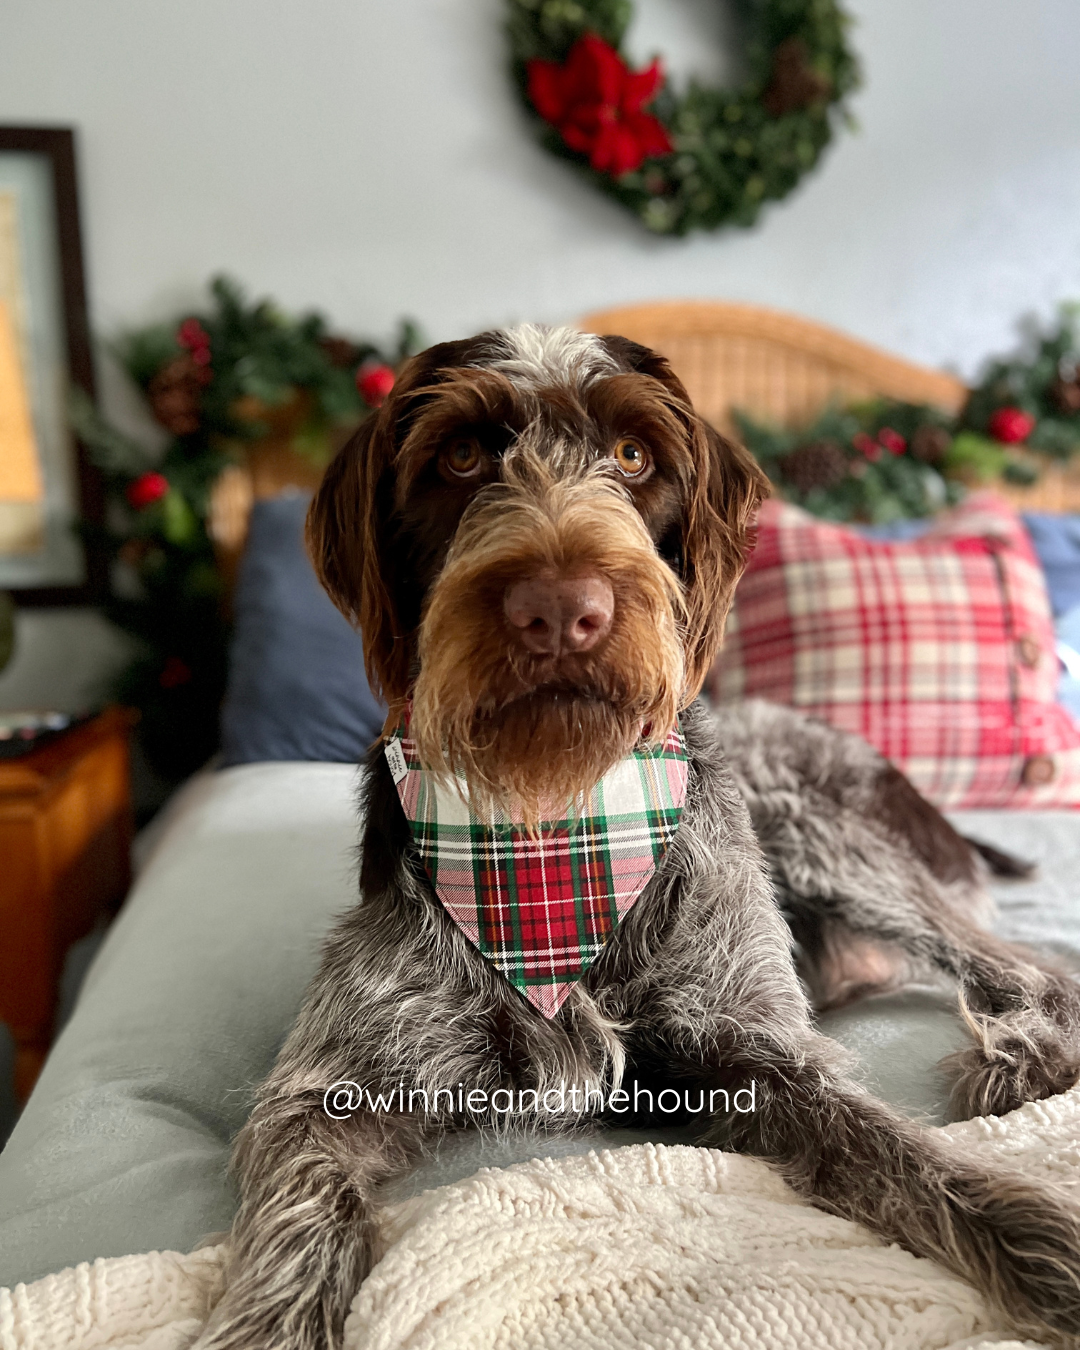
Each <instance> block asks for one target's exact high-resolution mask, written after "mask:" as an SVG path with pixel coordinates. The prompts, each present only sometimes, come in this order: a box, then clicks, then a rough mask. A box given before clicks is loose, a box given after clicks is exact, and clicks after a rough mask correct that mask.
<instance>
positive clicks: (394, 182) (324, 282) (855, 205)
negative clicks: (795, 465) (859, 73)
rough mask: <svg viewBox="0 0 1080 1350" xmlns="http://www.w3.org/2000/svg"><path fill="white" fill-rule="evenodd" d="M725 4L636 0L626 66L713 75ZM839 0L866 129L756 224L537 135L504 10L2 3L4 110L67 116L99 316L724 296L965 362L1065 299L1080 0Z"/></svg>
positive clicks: (436, 2)
mask: <svg viewBox="0 0 1080 1350" xmlns="http://www.w3.org/2000/svg"><path fill="white" fill-rule="evenodd" d="M716 3H717V0H638V3H637V8H638V11H639V23H638V34H637V38H636V43H637V47H638V51H639V53H640V55H641V56H642V57H644V56H646V55H648V53H649V51H650V50H651V48H652V47H654V46H662V47H663V48H664V49H665V50H667V51H669V52H670V54H671V56H672V60H673V64H674V66H675V67H676V68H685V67H686V66H687V65H688V64H689V65H690V66H693V65H694V64H695V62H696V61H703V62H704V63H705V67H706V68H708V67H709V62H710V57H709V55H708V52H707V49H708V46H709V43H708V42H704V43H703V42H702V41H701V36H700V35H701V33H706V34H707V33H708V32H709V30H710V29H712V30H716V31H720V30H722V25H721V24H717V21H716V19H715V7H716ZM848 7H849V9H850V11H851V12H852V13H853V14H854V16H855V17H856V20H857V24H856V27H855V30H854V42H855V45H856V47H857V49H858V51H859V52H860V54H861V56H862V59H863V63H864V68H865V73H866V86H865V89H864V90H863V92H862V93H860V94H859V95H858V97H857V99H856V102H855V109H856V113H857V115H858V118H859V121H860V123H861V127H862V130H861V132H860V133H859V134H857V135H850V134H846V135H843V136H842V137H841V138H840V140H839V142H838V143H837V144H836V145H835V146H834V148H833V150H832V151H831V153H829V155H828V156H827V159H826V161H825V163H824V165H823V166H822V167H821V169H820V170H819V171H818V172H817V173H816V174H815V175H814V176H813V177H812V178H811V179H810V180H809V181H807V182H806V183H805V184H804V185H803V186H802V188H801V190H799V191H798V192H797V193H796V194H795V195H794V196H793V197H791V198H789V199H788V200H787V201H786V202H784V203H782V204H780V205H778V206H773V207H771V208H770V209H768V210H767V212H766V215H765V217H764V221H763V223H762V224H761V225H760V226H759V227H758V228H757V229H755V230H754V231H752V232H750V233H742V232H730V231H729V232H723V233H720V234H713V235H708V236H700V237H695V238H692V239H690V240H685V241H684V240H669V239H654V238H651V237H650V236H648V235H646V234H645V233H644V232H643V230H642V229H641V228H640V226H639V225H638V224H637V223H636V221H634V220H633V219H632V218H631V217H630V216H628V215H626V214H625V213H624V212H622V210H621V209H620V208H618V207H616V206H614V205H612V204H610V203H608V202H606V201H605V200H604V199H602V198H601V197H600V196H599V195H598V194H597V193H596V192H595V190H594V189H592V188H591V187H590V186H588V185H586V184H585V183H583V182H581V181H579V180H578V179H577V178H576V177H575V175H574V174H573V173H572V172H571V171H570V170H569V169H568V168H567V167H566V166H565V165H564V164H562V163H560V162H558V161H556V160H555V159H552V158H550V157H549V156H547V155H546V154H544V153H543V152H542V151H541V150H539V149H538V148H537V147H536V146H535V144H534V143H533V142H532V140H531V139H530V136H529V135H528V133H527V131H526V128H525V124H524V120H523V118H522V116H521V114H520V112H519V110H518V108H517V105H516V102H515V98H514V95H513V92H512V90H511V88H510V85H509V81H508V79H507V76H506V72H505V69H504V65H505V62H504V50H503V37H502V31H501V24H502V17H503V6H502V3H501V0H395V2H394V3H391V0H186V2H185V3H184V4H176V3H167V2H166V0H92V3H87V0H6V3H5V4H4V6H3V20H2V25H0V122H22V123H38V122H43V123H49V122H53V123H73V124H75V125H76V126H77V127H78V128H79V134H80V152H81V186H82V200H83V206H84V215H85V235H86V249H87V255H88V258H87V261H88V271H89V282H90V294H91V305H92V319H93V321H94V323H95V325H96V327H97V329H98V330H99V331H100V332H104V333H110V332H113V331H115V330H116V329H117V328H118V327H120V326H122V325H124V324H127V323H131V322H137V321H142V320H144V319H148V318H157V317H160V316H162V315H165V314H169V313H172V312H174V311H175V309H176V307H177V306H180V305H183V304H186V303H188V302H190V301H191V300H192V299H194V298H195V297H196V296H197V295H198V291H199V286H200V284H201V283H202V282H203V281H204V280H205V279H206V278H207V277H208V276H209V275H210V274H211V273H213V272H215V271H218V270H222V269H224V270H226V271H228V272H231V273H232V274H234V275H235V276H236V277H238V278H240V279H241V280H242V281H244V282H245V283H246V284H247V285H248V286H249V288H251V289H252V290H253V291H255V292H259V293H270V294H273V295H274V296H276V297H277V298H278V299H279V300H280V301H281V303H282V304H284V305H286V306H288V307H293V308H295V307H306V306H309V305H317V306H319V307H322V308H323V309H324V310H325V311H326V312H327V313H328V314H329V315H330V316H331V317H332V318H333V319H334V320H335V321H336V322H337V323H339V324H341V325H342V326H343V327H345V328H347V329H351V330H353V331H355V332H357V333H373V334H386V333H388V332H389V331H390V330H391V329H392V327H393V326H394V323H395V321H396V319H397V317H398V316H399V315H401V314H403V313H410V314H412V315H414V316H415V317H416V318H418V319H419V320H420V321H421V323H422V324H423V325H424V327H425V329H426V331H427V333H428V334H429V336H430V337H431V338H432V339H440V338H447V337H452V336H459V335H462V334H464V333H468V332H471V331H475V330H477V329H479V328H481V327H484V326H486V325H489V324H493V323H499V322H502V321H505V320H510V319H518V318H538V319H546V320H558V319H564V318H571V317H573V316H574V315H577V314H580V313H583V312H585V311H587V310H589V309H591V308H595V307H599V306H604V305H610V304H616V303H620V302H624V301H631V300H637V299H644V298H650V297H667V296H671V297H674V296H715V297H725V298H734V299H745V300H751V301H759V302H762V303H767V304H771V305H774V306H778V307H780V308H784V309H789V310H793V311H796V312H798V313H802V314H806V315H809V316H812V317H814V318H817V319H820V320H823V321H825V322H828V323H831V324H834V325H836V326H837V327H840V328H843V329H846V330H847V331H849V332H851V333H854V334H856V335H857V336H860V337H863V338H866V339H869V340H871V341H874V342H877V343H879V344H880V345H881V346H883V347H886V348H889V349H892V350H894V351H896V352H899V353H902V354H905V355H907V356H909V357H911V358H913V359H915V360H919V361H924V362H927V363H930V364H942V365H952V366H954V367H955V368H957V369H958V370H959V371H960V372H961V373H963V374H971V373H972V372H973V371H974V369H975V368H976V367H977V365H978V363H979V361H980V360H981V359H982V358H983V357H984V356H985V355H986V354H988V353H990V352H992V351H995V350H1000V349H1001V348H1002V347H1003V346H1008V345H1009V344H1010V343H1011V342H1012V340H1013V339H1014V336H1015V327H1014V325H1015V320H1016V319H1017V317H1018V316H1019V315H1020V314H1021V313H1023V312H1024V311H1028V310H1033V309H1034V310H1037V311H1038V312H1040V313H1043V314H1046V313H1048V312H1050V310H1051V309H1052V308H1053V305H1054V304H1055V302H1056V301H1057V300H1058V299H1059V298H1061V297H1064V296H1068V295H1075V296H1080V77H1078V75H1077V72H1078V71H1080V7H1078V6H1077V4H1076V0H848ZM713 45H715V41H714V40H713ZM703 47H704V48H705V49H706V55H705V56H700V55H695V53H696V52H700V51H701V50H702V48H703ZM687 54H689V56H687ZM712 59H713V66H712V68H713V69H715V68H716V62H715V58H712Z"/></svg>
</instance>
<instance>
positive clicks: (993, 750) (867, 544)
mask: <svg viewBox="0 0 1080 1350" xmlns="http://www.w3.org/2000/svg"><path fill="white" fill-rule="evenodd" d="M1058 674H1059V667H1058V660H1057V657H1056V655H1055V650H1054V629H1053V621H1052V618H1051V614H1050V605H1049V601H1048V598H1047V594H1046V584H1045V580H1044V578H1043V574H1042V570H1041V568H1040V567H1039V562H1038V559H1037V557H1036V556H1035V552H1034V549H1033V548H1032V545H1031V541H1030V539H1029V538H1028V536H1027V533H1026V531H1025V530H1024V527H1023V524H1022V522H1021V520H1020V518H1019V516H1018V515H1017V514H1016V512H1015V511H1014V510H1012V508H1011V507H1010V506H1009V504H1008V503H1007V502H1005V501H1003V500H1002V499H1001V498H1000V497H998V496H996V495H995V494H993V493H990V492H978V493H972V494H971V496H970V497H969V498H968V499H967V500H966V501H965V502H964V503H963V504H962V505H961V506H959V507H958V508H956V509H955V510H953V511H949V512H945V513H944V514H942V515H941V516H939V517H938V518H937V520H935V521H934V522H933V523H932V524H931V526H930V528H929V529H928V530H927V532H926V533H925V534H923V535H921V536H920V537H919V538H917V539H915V540H912V541H910V542H907V543H882V542H879V541H876V540H873V539H868V538H866V537H865V536H863V535H861V534H860V533H859V532H858V531H856V530H852V529H846V528H844V527H843V526H841V525H833V524H830V523H828V522H827V521H823V520H818V519H816V518H815V517H813V516H810V515H807V513H806V512H805V511H801V510H799V509H797V508H796V507H793V506H789V505H786V504H785V503H783V502H778V501H775V500H774V501H770V502H767V503H766V504H765V506H764V507H763V508H762V511H761V517H760V523H759V530H758V542H757V547H756V548H755V550H754V553H753V556H752V557H751V559H750V564H749V566H748V567H747V570H746V573H745V575H744V576H743V578H742V580H741V581H740V582H739V585H738V587H737V589H736V592H735V603H734V606H733V608H732V613H731V618H730V620H729V623H728V629H727V635H726V636H725V639H724V646H723V648H722V650H721V652H720V656H719V659H718V660H717V663H716V666H715V667H714V669H713V671H712V674H711V676H710V679H709V691H710V693H711V695H712V697H713V698H714V699H716V700H717V701H718V702H727V701H729V700H732V699H741V698H765V699H769V700H770V701H771V702H773V703H784V704H787V705H789V706H791V707H795V708H799V709H801V710H802V711H803V712H806V713H810V714H812V715H813V716H816V717H820V718H822V719H823V720H824V721H826V722H830V723H832V725H833V726H836V727H840V728H841V729H843V730H844V731H851V732H855V733H856V734H857V735H859V736H862V737H863V738H864V739H865V740H868V741H869V742H870V743H871V745H873V746H876V747H877V749H878V750H880V751H881V753H882V754H883V755H885V756H887V757H888V758H889V759H891V760H892V761H893V763H895V764H896V765H898V767H899V768H901V769H902V770H903V771H904V772H905V773H906V774H907V776H908V777H909V778H910V779H911V781H912V782H913V783H914V784H915V786H916V787H917V788H918V789H919V790H920V791H921V792H922V793H923V794H924V795H925V796H926V797H928V798H929V799H930V800H931V801H932V802H934V803H935V805H937V806H939V807H942V808H951V809H960V808H965V807H1000V806H1024V807H1029V806H1043V807H1054V806H1057V807H1060V806H1077V805H1080V728H1078V727H1077V726H1076V724H1075V722H1074V721H1073V720H1072V718H1071V717H1070V715H1069V713H1068V711H1067V710H1066V709H1065V708H1064V707H1062V706H1061V705H1060V704H1058V703H1057V702H1055V694H1056V689H1057V681H1058Z"/></svg>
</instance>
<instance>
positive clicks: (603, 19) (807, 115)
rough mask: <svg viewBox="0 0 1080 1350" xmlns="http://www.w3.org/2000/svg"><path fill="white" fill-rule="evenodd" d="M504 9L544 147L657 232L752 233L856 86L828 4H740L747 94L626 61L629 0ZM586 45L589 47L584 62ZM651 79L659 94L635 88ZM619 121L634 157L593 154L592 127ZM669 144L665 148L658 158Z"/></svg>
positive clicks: (530, 1) (825, 139)
mask: <svg viewBox="0 0 1080 1350" xmlns="http://www.w3.org/2000/svg"><path fill="white" fill-rule="evenodd" d="M508 3H509V21H508V27H509V35H510V47H511V52H512V60H513V72H514V76H515V79H516V81H517V84H518V87H519V89H520V91H521V95H522V97H523V99H524V101H525V104H526V107H527V108H528V109H529V110H530V111H531V112H532V113H533V114H534V115H537V116H538V117H539V119H540V120H539V125H538V129H539V131H540V134H541V139H542V142H543V144H544V145H545V146H546V147H547V148H548V149H549V150H550V151H551V152H552V153H554V154H557V155H560V156H562V157H564V158H568V159H571V160H573V161H575V162H576V163H578V164H579V165H581V166H582V167H583V169H584V171H585V173H586V174H587V175H588V176H589V177H590V178H591V179H592V181H593V182H594V183H595V184H596V186H597V187H599V188H600V189H601V190H602V191H604V192H606V193H607V194H608V195H609V196H612V197H614V198H615V199H616V200H617V201H619V202H621V203H622V204H623V205H624V206H626V207H627V208H628V209H629V210H631V211H633V213H634V214H635V215H636V216H638V217H639V218H640V219H641V221H642V222H643V223H644V224H645V226H646V227H647V228H648V229H650V230H652V231H654V232H655V233H657V234H675V235H684V234H687V233H688V232H689V231H691V230H695V229H707V230H709V229H715V228H717V227H718V226H721V225H726V224H734V225H742V226H748V225H752V224H753V223H754V221H755V220H756V219H757V217H758V214H759V212H760V210H761V207H762V205H763V203H765V202H767V201H775V200H778V199H780V198H782V197H785V196H786V195H787V194H788V193H789V192H791V191H792V189H793V188H794V187H795V186H796V185H797V184H798V182H799V181H800V179H801V178H802V176H803V175H804V174H805V173H806V172H807V171H808V170H810V169H811V168H813V167H814V165H815V164H816V163H817V162H818V159H819V158H820V156H821V154H822V151H823V150H824V149H825V147H826V146H827V145H828V144H829V142H830V141H831V139H832V136H833V125H834V121H835V118H836V115H837V114H840V115H841V116H844V117H847V116H848V114H847V110H846V104H845V100H846V98H847V96H848V95H849V94H850V93H851V92H852V91H853V90H854V89H855V88H856V86H857V84H858V82H859V71H858V65H857V61H856V58H855V55H854V53H853V52H852V50H851V49H850V47H849V46H848V44H847V40H846V29H847V25H848V20H847V17H846V16H845V14H844V13H843V11H842V10H841V9H840V7H839V5H837V4H835V3H833V2H832V0H735V8H736V14H737V16H738V19H739V21H740V24H741V27H742V29H743V31H744V34H745V65H746V67H747V71H748V75H747V78H746V81H745V83H744V85H743V87H742V88H740V89H737V90H724V89H714V88H706V87H704V86H702V85H700V84H697V83H695V82H691V83H690V85H689V87H688V88H687V89H686V90H685V92H682V93H676V91H675V90H674V89H673V88H672V86H671V84H670V82H663V76H662V73H661V72H660V70H659V68H657V69H656V70H655V72H654V71H653V70H652V68H650V71H648V72H632V71H630V70H629V68H628V67H627V66H626V65H625V61H624V60H623V59H622V56H621V54H620V52H619V48H620V46H621V44H622V41H623V37H624V35H625V32H626V28H627V25H628V23H629V21H630V18H631V16H632V5H631V3H630V0H508ZM596 39H598V40H599V42H600V44H601V45H602V46H606V47H607V48H608V49H610V52H609V53H605V52H604V51H603V50H601V47H600V46H597V45H596V41H595V40H596ZM583 40H586V45H588V42H589V41H591V42H592V43H593V49H592V58H593V65H592V67H590V65H589V60H588V59H587V58H588V53H586V52H584V50H583V48H582V42H583ZM597 63H599V66H600V67H602V70H601V71H600V72H599V74H596V73H595V68H596V66H597ZM620 66H621V70H620ZM556 67H558V68H559V69H556ZM590 70H593V72H594V73H593V74H590ZM653 74H654V75H655V79H654V80H653V81H652V83H655V84H657V85H658V88H657V89H656V92H655V93H652V92H651V84H649V82H647V81H646V83H643V80H645V77H647V76H649V75H653ZM590 81H592V83H590ZM647 84H648V87H646V85H647ZM613 89H615V90H616V92H615V93H613V92H612V90H613ZM618 89H621V90H622V91H623V93H622V94H619V93H618ZM643 89H644V90H645V94H646V97H645V101H644V103H642V101H641V100H642V91H643ZM646 104H647V105H648V106H649V109H650V112H649V113H648V114H646V113H645V112H644V107H645V105H646ZM613 119H614V120H616V121H619V120H620V119H621V123H622V125H623V128H624V130H625V132H626V135H625V136H624V143H625V145H627V146H630V147H632V145H633V144H634V143H635V141H634V138H635V137H636V145H637V151H638V154H637V155H634V154H632V153H628V154H626V155H623V156H620V155H618V154H616V155H615V156H614V159H613V160H611V157H610V156H608V155H607V153H606V151H605V149H604V148H603V147H602V146H601V145H600V131H599V128H600V126H601V124H602V123H604V122H605V121H606V122H607V123H608V124H610V123H611V121H612V120H613ZM849 120H850V119H849ZM650 124H651V125H650ZM658 128H659V129H658ZM627 138H629V139H627ZM658 138H659V139H658ZM665 143H666V145H667V146H668V147H670V148H668V149H666V150H665V151H664V152H663V153H656V150H657V147H660V148H661V149H663V147H664V145H665ZM635 158H639V162H638V163H636V164H635V163H633V160H634V159H635ZM609 160H611V162H608V161H609ZM605 163H606V165H607V167H598V165H603V164H605ZM627 164H630V165H631V167H629V168H626V167H625V166H626V165H627ZM623 169H625V171H621V170H623Z"/></svg>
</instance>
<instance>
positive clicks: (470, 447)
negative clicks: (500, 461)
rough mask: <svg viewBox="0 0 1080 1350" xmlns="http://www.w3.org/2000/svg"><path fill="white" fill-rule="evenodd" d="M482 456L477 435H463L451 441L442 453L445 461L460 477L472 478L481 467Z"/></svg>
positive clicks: (452, 471) (451, 470)
mask: <svg viewBox="0 0 1080 1350" xmlns="http://www.w3.org/2000/svg"><path fill="white" fill-rule="evenodd" d="M482 458H483V453H482V451H481V449H480V442H479V441H478V440H477V439H476V437H475V436H462V437H459V439H457V440H455V441H451V442H450V444H449V445H448V446H447V447H446V449H445V450H444V451H443V453H442V461H443V463H444V464H445V465H446V467H447V468H448V469H449V470H450V472H451V473H452V474H456V475H457V477H458V478H470V477H471V476H472V475H473V474H474V473H476V472H477V470H478V469H479V468H480V461H481V459H482Z"/></svg>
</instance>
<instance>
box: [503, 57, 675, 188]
mask: <svg viewBox="0 0 1080 1350" xmlns="http://www.w3.org/2000/svg"><path fill="white" fill-rule="evenodd" d="M526 73H527V75H528V82H529V83H528V88H529V99H530V100H531V102H532V105H533V107H534V108H535V109H536V111H537V112H538V113H539V114H540V116H541V117H542V118H543V119H544V121H545V122H550V123H551V125H552V126H553V127H556V128H557V129H558V131H559V134H560V135H561V136H562V138H563V140H564V141H565V142H566V144H567V145H568V146H569V147H570V148H571V150H579V151H580V152H581V153H582V154H585V155H588V156H589V163H590V164H591V165H592V167H593V168H594V169H596V170H597V172H598V173H609V174H611V175H612V177H614V178H618V177H620V176H621V175H622V174H624V173H630V172H631V170H633V169H638V168H640V167H641V164H642V162H643V161H644V160H646V159H648V158H649V157H650V156H651V155H666V154H669V153H670V152H671V151H672V150H673V149H674V146H673V145H672V143H671V137H670V136H669V135H668V132H667V128H666V127H665V126H664V124H663V122H661V121H659V119H658V118H655V117H652V116H651V115H650V114H649V113H646V112H642V109H643V108H644V106H645V105H646V104H647V103H649V102H650V101H651V100H652V99H653V98H655V97H656V94H657V92H658V90H659V89H660V86H661V85H662V84H663V82H664V72H663V69H662V67H661V65H660V62H659V61H654V62H653V63H652V65H651V66H649V67H648V68H647V69H645V70H631V69H630V67H629V66H628V65H627V64H626V62H625V61H624V60H623V59H622V57H621V56H620V55H619V53H618V52H617V51H616V50H615V48H614V47H612V46H610V45H609V44H608V43H606V42H605V41H604V40H603V38H599V37H597V36H596V34H595V33H586V34H585V35H584V37H580V38H578V40H577V42H575V43H574V45H573V47H571V49H570V54H569V56H567V58H566V63H565V64H564V65H561V66H560V65H559V64H558V62H556V61H530V62H529V63H528V65H527V67H526Z"/></svg>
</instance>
